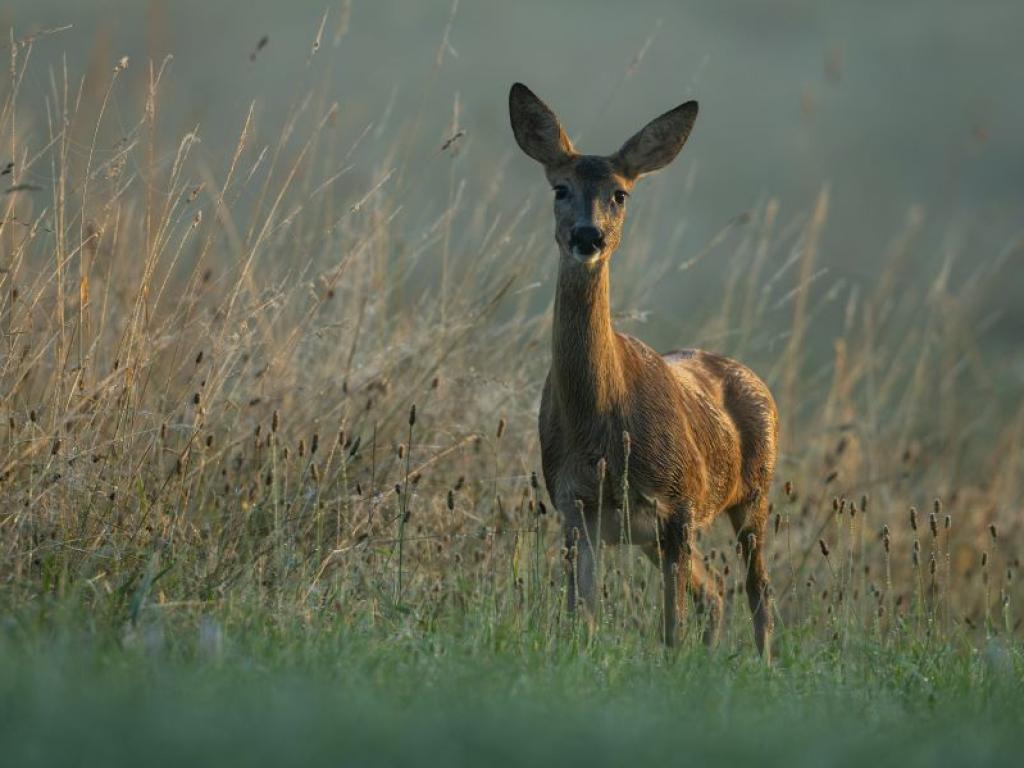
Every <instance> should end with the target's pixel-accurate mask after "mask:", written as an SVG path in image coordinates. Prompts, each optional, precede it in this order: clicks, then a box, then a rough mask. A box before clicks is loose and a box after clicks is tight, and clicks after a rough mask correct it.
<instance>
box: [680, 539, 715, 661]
mask: <svg viewBox="0 0 1024 768" xmlns="http://www.w3.org/2000/svg"><path fill="white" fill-rule="evenodd" d="M688 587H689V592H690V596H691V597H692V598H693V607H694V612H695V613H696V614H697V615H699V616H700V617H702V619H703V622H704V631H703V633H702V634H701V639H702V640H703V641H704V645H706V646H707V647H708V648H713V647H714V646H715V645H717V644H718V636H719V633H720V631H721V626H722V592H721V588H720V579H719V575H718V573H717V572H716V571H715V569H714V568H712V567H711V566H710V565H709V564H708V563H707V562H705V560H704V558H703V557H702V556H701V555H700V553H699V552H698V551H697V548H696V546H694V547H693V548H692V551H691V554H690V581H689V584H688Z"/></svg>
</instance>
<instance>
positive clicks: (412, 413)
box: [409, 403, 416, 427]
mask: <svg viewBox="0 0 1024 768" xmlns="http://www.w3.org/2000/svg"><path fill="white" fill-rule="evenodd" d="M415 423H416V404H415V403H413V405H412V407H411V408H409V426H410V427H411V426H412V425H413V424H415Z"/></svg>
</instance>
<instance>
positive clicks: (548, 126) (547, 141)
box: [508, 83, 573, 166]
mask: <svg viewBox="0 0 1024 768" xmlns="http://www.w3.org/2000/svg"><path fill="white" fill-rule="evenodd" d="M508 113H509V117H510V118H511V120H512V132H513V133H514V134H515V136H516V142H517V143H518V144H519V146H520V147H521V148H522V150H523V152H525V153H526V154H528V155H529V156H530V157H532V158H533V159H534V160H536V161H537V162H538V163H541V164H543V165H545V166H550V165H555V164H556V163H559V162H561V161H563V160H565V159H567V158H568V157H569V156H570V155H572V154H573V148H572V142H571V141H569V137H568V136H566V135H565V131H564V130H562V126H561V124H560V123H559V122H558V118H557V117H555V113H554V112H552V111H551V108H550V107H548V105H547V104H545V103H544V102H543V101H541V100H540V99H538V98H537V96H536V95H535V94H534V92H533V91H531V90H530V89H529V88H527V87H526V86H525V85H523V84H522V83H516V84H515V85H513V86H512V89H511V90H510V91H509V92H508Z"/></svg>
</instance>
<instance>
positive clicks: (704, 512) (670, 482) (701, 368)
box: [509, 84, 778, 658]
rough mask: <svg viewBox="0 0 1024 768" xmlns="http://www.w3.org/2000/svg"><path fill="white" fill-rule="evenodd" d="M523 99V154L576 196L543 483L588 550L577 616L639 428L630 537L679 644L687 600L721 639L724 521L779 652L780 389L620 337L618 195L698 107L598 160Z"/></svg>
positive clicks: (716, 359) (569, 207) (613, 534)
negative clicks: (652, 569)
mask: <svg viewBox="0 0 1024 768" xmlns="http://www.w3.org/2000/svg"><path fill="white" fill-rule="evenodd" d="M509 101H510V111H511V115H512V124H513V127H514V129H515V133H516V138H517V140H518V141H519V143H520V145H521V146H522V147H523V149H524V150H525V151H526V152H527V154H529V155H530V156H531V157H534V158H535V159H540V158H544V159H543V160H541V162H542V163H543V164H544V166H545V172H546V174H547V176H548V179H549V180H550V181H551V183H552V185H553V186H555V187H562V188H566V187H567V188H568V189H569V190H570V191H569V193H568V194H567V195H565V196H560V197H559V199H556V202H555V223H556V233H555V239H556V242H557V243H558V246H559V251H560V253H561V258H560V262H559V272H558V285H557V288H556V292H555V316H554V326H553V338H552V365H551V369H550V371H549V373H548V377H547V381H546V382H545V385H544V393H543V397H542V400H541V408H540V419H539V426H540V438H541V454H542V462H543V470H544V479H545V483H546V485H547V488H548V493H549V495H550V496H551V498H552V501H553V502H554V504H555V506H556V507H557V508H558V509H559V511H560V512H561V513H562V515H563V517H564V521H565V522H564V529H565V535H566V544H567V546H568V547H570V548H571V549H573V550H574V552H575V559H574V560H572V561H571V563H570V573H569V587H568V593H569V605H570V608H571V609H575V607H576V602H577V595H576V592H577V588H578V590H579V592H580V593H581V595H582V597H583V599H584V603H585V604H586V605H587V606H588V607H589V608H591V609H593V607H594V606H593V601H594V598H595V590H596V583H595V579H596V572H597V562H596V558H597V557H598V553H599V548H598V547H597V546H596V545H597V541H598V539H600V540H602V541H604V542H605V543H609V544H611V543H616V542H618V541H619V540H620V531H621V530H623V524H622V523H623V520H622V518H621V515H622V510H623V509H624V506H625V505H624V504H623V501H624V500H623V499H622V498H621V496H622V493H621V490H622V484H621V478H622V477H623V474H624V473H625V472H626V454H625V447H624V440H623V435H624V433H628V435H629V439H630V455H629V459H628V462H629V466H628V483H629V491H630V493H629V496H630V498H629V499H628V509H629V510H630V520H629V525H628V530H627V535H628V536H629V541H630V542H631V543H634V544H638V545H640V546H642V547H643V548H644V551H645V552H647V553H648V555H649V556H650V557H651V559H652V560H654V561H655V562H657V563H660V565H661V567H662V571H663V576H664V581H665V606H664V613H665V616H664V632H665V641H666V642H667V643H668V644H670V645H671V644H673V643H674V642H675V639H676V626H677V622H678V620H679V616H680V614H682V613H683V612H684V611H685V609H686V599H685V595H686V592H687V591H689V592H690V593H691V594H692V596H693V598H694V600H695V603H696V605H697V606H698V608H699V609H700V610H701V611H702V612H703V613H705V614H706V618H707V626H706V629H705V633H704V638H705V641H706V642H708V643H709V644H710V643H713V642H714V640H715V638H716V635H717V629H718V621H719V618H720V615H721V603H722V597H721V591H720V588H719V583H720V581H719V579H718V577H717V576H716V574H715V573H714V572H713V570H712V569H710V568H709V567H708V566H707V565H706V564H705V563H704V562H703V561H702V559H701V557H700V555H699V553H697V551H696V548H695V546H694V541H693V540H694V534H695V532H696V531H697V530H700V529H702V528H705V527H706V526H708V525H709V524H710V523H711V521H712V520H714V519H715V518H716V517H718V516H719V515H720V514H721V513H722V512H726V513H728V516H729V518H730V520H731V522H732V524H733V528H734V530H735V531H736V534H737V536H738V537H739V541H740V543H741V544H742V547H743V552H744V555H745V557H746V560H747V562H748V564H749V565H748V574H747V594H748V599H749V602H750V607H751V611H752V613H753V616H754V634H755V640H756V642H757V646H758V649H759V650H760V651H761V652H762V653H763V654H764V655H765V656H766V658H767V657H769V655H770V634H771V626H772V614H771V606H770V604H769V589H768V578H767V571H766V569H765V565H764V555H763V542H764V539H765V536H764V534H765V527H766V516H767V496H768V491H769V487H770V485H771V482H772V475H773V472H774V467H775V456H776V442H777V432H778V418H777V413H776V409H775V403H774V401H773V399H772V396H771V394H770V392H769V391H768V388H767V386H765V384H764V383H763V382H762V381H761V380H760V379H759V378H758V377H757V376H756V375H755V374H754V373H753V372H752V371H750V370H749V369H748V368H746V367H744V366H743V365H741V364H740V363H738V362H736V361H734V360H730V359H729V358H726V357H722V356H719V355H714V354H710V353H708V352H702V351H697V350H684V351H681V352H673V353H669V354H666V355H664V356H662V355H658V354H657V353H655V352H654V351H653V350H652V349H651V348H650V347H648V346H647V345H645V344H644V343H643V342H641V341H639V340H637V339H634V338H632V337H630V336H626V335H624V334H620V333H617V332H616V331H615V330H614V328H613V327H612V322H611V311H610V300H609V266H608V262H609V258H610V256H611V253H612V252H613V251H614V250H615V248H616V247H617V246H618V245H619V241H620V239H621V232H622V223H623V221H624V218H625V205H623V204H620V203H618V202H616V201H615V196H616V193H617V192H628V191H629V190H630V189H631V188H632V185H633V183H634V181H635V180H636V178H637V177H638V176H639V175H641V174H643V173H646V172H649V171H650V170H654V169H656V168H659V167H661V166H663V165H665V164H666V163H668V162H670V161H671V160H672V158H674V157H675V155H676V154H677V153H678V152H679V150H680V149H681V148H682V145H683V143H684V142H685V140H686V136H687V135H688V133H689V130H690V127H691V126H692V124H693V118H695V116H696V104H695V103H693V102H689V103H688V104H685V105H683V106H681V107H677V108H676V109H675V110H672V111H671V112H668V113H666V114H665V115H663V116H662V117H660V118H658V119H657V120H655V121H653V122H652V123H651V124H649V125H648V126H647V127H646V128H644V129H643V130H642V131H640V133H638V134H637V135H636V136H634V137H633V138H631V139H630V140H629V141H627V142H626V144H624V145H623V147H622V149H620V150H619V152H617V153H616V154H614V155H612V156H610V157H597V156H589V155H578V154H576V153H575V150H574V149H573V148H572V145H571V143H570V142H569V141H568V139H567V138H566V134H565V132H564V131H563V130H562V128H561V126H560V125H559V124H558V121H557V118H555V116H554V114H553V113H552V112H551V111H550V110H549V109H548V108H547V107H546V106H545V105H544V104H543V102H541V101H540V100H539V99H537V97H536V96H534V95H533V94H532V93H531V92H529V91H528V90H527V89H526V88H525V87H524V86H521V85H518V84H517V85H516V86H513V90H512V94H510V100H509ZM691 105H692V106H691ZM524 124H525V125H528V126H529V130H526V129H524V128H522V125H524ZM517 125H519V126H520V128H516V126H517ZM537 137H541V138H540V139H538V138H537ZM620 196H621V195H620ZM580 226H586V227H596V228H597V229H598V230H600V232H601V234H602V235H603V243H604V245H603V247H602V248H601V250H600V252H599V253H598V254H597V255H596V256H593V255H589V254H588V255H586V256H579V255H578V254H576V253H575V252H574V251H573V247H572V245H571V243H572V237H573V230H574V228H577V227H580ZM600 459H604V460H605V461H606V462H607V475H606V478H607V479H606V480H605V482H604V484H603V488H602V492H601V509H602V512H603V513H602V514H601V515H600V517H599V516H598V513H597V510H598V496H599V493H598V471H597V466H598V462H599V460H600ZM580 502H582V504H580Z"/></svg>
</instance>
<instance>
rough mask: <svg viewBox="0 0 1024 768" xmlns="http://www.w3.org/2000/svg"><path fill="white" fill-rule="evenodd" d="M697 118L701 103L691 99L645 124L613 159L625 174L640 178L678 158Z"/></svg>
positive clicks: (629, 176)
mask: <svg viewBox="0 0 1024 768" xmlns="http://www.w3.org/2000/svg"><path fill="white" fill-rule="evenodd" d="M696 119H697V102H696V101H688V102H686V103H685V104H680V105H679V106H678V107H676V108H675V109H673V110H670V111H668V112H666V113H665V114H664V115H662V116H661V117H656V118H655V119H654V120H652V121H651V122H649V123H648V124H647V125H645V126H644V127H643V128H642V129H640V131H639V132H638V133H636V134H635V135H634V136H633V137H632V138H630V139H629V141H627V142H626V143H625V144H623V145H622V147H621V148H620V149H619V151H618V152H616V153H615V155H613V157H612V160H613V162H614V163H615V164H616V165H617V166H618V168H619V170H620V171H621V172H622V174H623V175H624V176H626V177H627V178H630V179H636V178H639V177H640V176H643V175H644V174H645V173H651V172H652V171H656V170H658V169H659V168H664V167H665V166H666V165H668V164H669V163H671V162H672V161H673V160H675V157H676V155H678V154H679V150H681V149H682V148H683V144H685V143H686V139H687V137H688V136H689V135H690V130H691V129H692V128H693V123H694V121H695V120H696Z"/></svg>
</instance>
